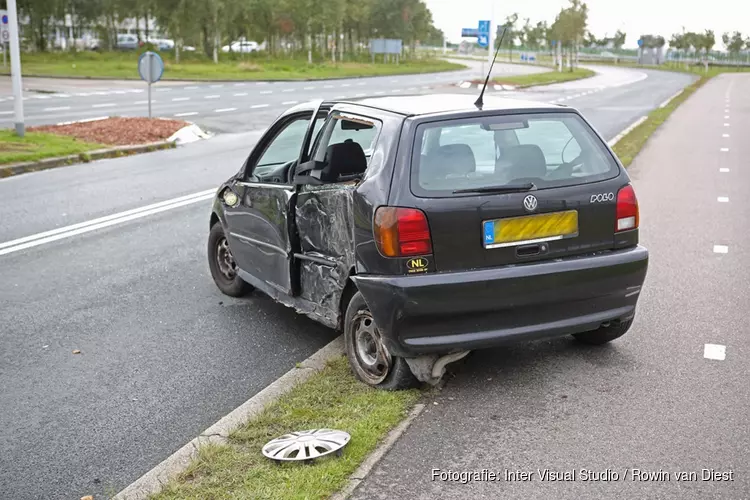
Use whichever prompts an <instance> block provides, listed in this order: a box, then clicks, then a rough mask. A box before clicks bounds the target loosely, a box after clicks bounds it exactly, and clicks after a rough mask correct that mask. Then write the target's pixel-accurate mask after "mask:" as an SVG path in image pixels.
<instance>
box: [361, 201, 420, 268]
mask: <svg viewBox="0 0 750 500" xmlns="http://www.w3.org/2000/svg"><path fill="white" fill-rule="evenodd" d="M374 226H375V227H374V232H375V243H376V244H377V245H378V250H380V253H382V254H383V255H385V256H386V257H409V256H413V255H427V254H430V253H432V239H431V237H430V226H429V225H428V224H427V216H426V215H425V214H424V212H422V211H421V210H418V209H416V208H399V207H380V208H378V210H377V211H376V212H375V224H374Z"/></svg>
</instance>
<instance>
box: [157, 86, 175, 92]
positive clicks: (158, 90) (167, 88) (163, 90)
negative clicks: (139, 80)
mask: <svg viewBox="0 0 750 500" xmlns="http://www.w3.org/2000/svg"><path fill="white" fill-rule="evenodd" d="M170 90H172V89H170V88H169V87H164V88H162V89H156V91H157V92H169V91H170Z"/></svg>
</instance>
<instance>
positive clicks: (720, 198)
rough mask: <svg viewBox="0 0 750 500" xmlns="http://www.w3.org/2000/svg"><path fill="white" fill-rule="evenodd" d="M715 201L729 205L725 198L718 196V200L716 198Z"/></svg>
mask: <svg viewBox="0 0 750 500" xmlns="http://www.w3.org/2000/svg"><path fill="white" fill-rule="evenodd" d="M716 201H718V202H719V203H729V198H728V197H726V196H719V197H718V198H716Z"/></svg>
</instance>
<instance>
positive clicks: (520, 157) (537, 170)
mask: <svg viewBox="0 0 750 500" xmlns="http://www.w3.org/2000/svg"><path fill="white" fill-rule="evenodd" d="M502 159H503V160H504V161H507V162H510V165H511V166H510V170H509V172H508V174H509V177H510V179H511V180H514V179H524V178H527V177H534V178H539V179H541V178H544V176H546V175H547V160H546V159H545V158H544V153H543V152H542V148H540V147H539V146H537V145H536V144H524V145H521V146H511V147H508V148H503V156H502Z"/></svg>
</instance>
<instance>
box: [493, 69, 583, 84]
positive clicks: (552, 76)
mask: <svg viewBox="0 0 750 500" xmlns="http://www.w3.org/2000/svg"><path fill="white" fill-rule="evenodd" d="M595 74H596V73H595V72H594V71H591V70H589V69H584V68H574V69H573V71H568V70H567V69H566V70H563V71H545V72H543V73H532V74H529V75H515V76H507V77H500V78H494V79H493V80H492V83H498V84H504V85H515V86H516V87H519V88H523V87H534V86H537V85H550V84H552V83H561V82H570V81H573V80H581V79H583V78H589V77H592V76H594V75H595ZM482 83H484V82H482Z"/></svg>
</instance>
